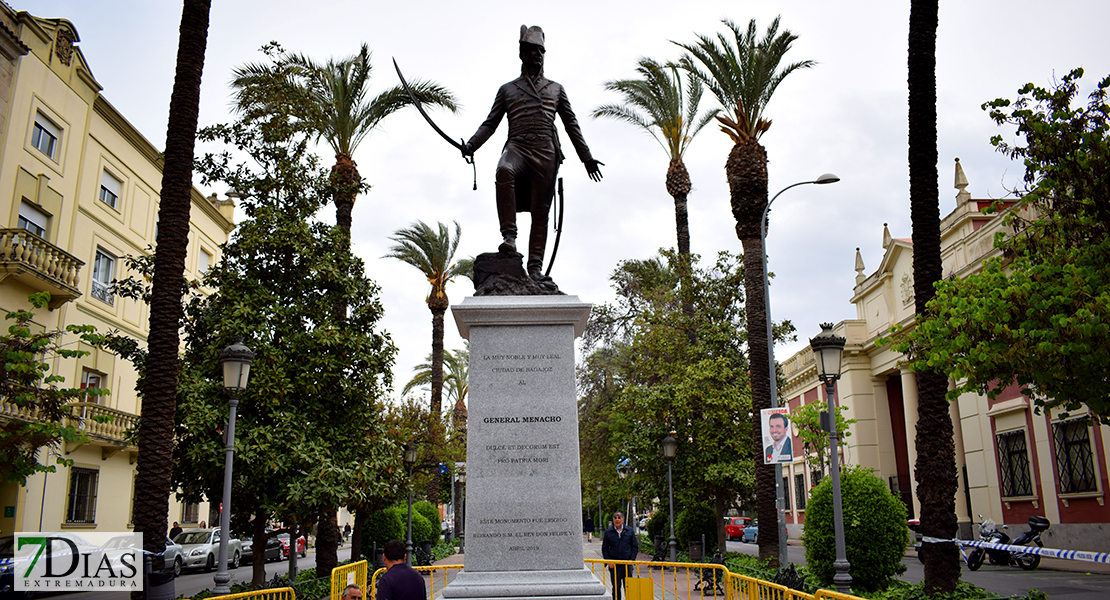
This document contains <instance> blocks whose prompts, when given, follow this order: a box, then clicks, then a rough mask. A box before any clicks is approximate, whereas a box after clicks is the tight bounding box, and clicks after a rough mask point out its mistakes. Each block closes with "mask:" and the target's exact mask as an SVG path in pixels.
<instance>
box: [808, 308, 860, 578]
mask: <svg viewBox="0 0 1110 600" xmlns="http://www.w3.org/2000/svg"><path fill="white" fill-rule="evenodd" d="M832 328H833V326H832V323H822V324H821V333H819V334H818V335H817V337H815V338H813V339H811V340H810V341H809V345H810V347H812V348H813V357H814V360H816V362H817V378H818V379H820V380H821V381H822V382H823V383H824V384H825V399H826V400H827V402H828V413H827V414H826V415H822V417H823V419H822V425H823V426H824V427H825V430H826V431H828V432H829V454H830V455H831V458H830V461H829V470H830V471H832V473H831V474H832V486H833V532H834V535H835V536H836V560H835V561H833V568H834V569H836V575H833V583H834V584H836V589H837V591H839V592H841V593H843V594H847V593H850V592H851V587H852V576H851V575H850V574H848V569H849V568H850V567H851V565H849V564H848V556H847V553H846V552H845V549H844V512H843V509H842V506H841V503H840V456H839V454H840V452H839V451H838V450H839V448H838V444H839V442H838V440H837V433H836V405H835V403H834V402H833V394H834V393H835V392H836V380H837V379H840V362H841V358H842V357H843V355H844V343H845V341H847V340H845V339H844V338H842V337H838V336H836V335H834V334H833V332H832Z"/></svg>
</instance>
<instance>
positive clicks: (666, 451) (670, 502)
mask: <svg viewBox="0 0 1110 600" xmlns="http://www.w3.org/2000/svg"><path fill="white" fill-rule="evenodd" d="M677 449H678V440H676V439H674V432H673V431H672V432H671V435H668V436H667V437H665V438H663V456H665V457H666V458H667V508H668V509H669V510H670V517H671V540H670V542H668V544H667V546H668V547H669V548H670V550H671V562H678V541H677V540H676V539H675V537H674V483H673V482H672V481H671V463H673V462H674V454H675V450H677Z"/></svg>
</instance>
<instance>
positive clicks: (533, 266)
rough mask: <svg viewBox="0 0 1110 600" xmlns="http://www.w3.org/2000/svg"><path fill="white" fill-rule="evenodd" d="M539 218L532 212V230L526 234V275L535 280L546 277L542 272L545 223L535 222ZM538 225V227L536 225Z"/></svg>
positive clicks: (545, 233) (545, 235) (545, 241)
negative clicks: (528, 234)
mask: <svg viewBox="0 0 1110 600" xmlns="http://www.w3.org/2000/svg"><path fill="white" fill-rule="evenodd" d="M539 220H540V219H537V218H536V215H535V213H533V214H532V232H531V235H530V236H528V276H529V277H531V278H532V279H534V280H536V281H541V280H543V279H546V277H544V274H543V255H544V249H545V248H546V247H547V223H546V219H544V222H543V223H537V221H539ZM537 225H538V227H537Z"/></svg>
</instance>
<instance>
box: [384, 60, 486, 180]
mask: <svg viewBox="0 0 1110 600" xmlns="http://www.w3.org/2000/svg"><path fill="white" fill-rule="evenodd" d="M393 68H394V69H397V77H400V78H401V85H403V86H404V87H405V91H406V92H408V95H409V100H412V104H413V106H415V107H416V110H418V111H420V115H421V116H423V117H424V120H425V121H427V122H428V125H431V126H432V129H435V130H436V133H438V134H439V135H440V136H441V137H443V139H445V140H447V143H448V144H451V145H452V146H454V147H455V149H457V150H458V151H459V152H462V153H463V158H464V159H465V160H466V162H467V163H469V164H470V166H471V167H472V168H473V170H474V189H478V167H476V166H475V165H474V156H473V155H471V156H467V155H466V152H465V150H464V146H463V144H464V142H462V140H460V141H458V142H456V141H455V140H453V139H451V136H449V135H447V134H446V133H444V132H443V130H442V129H440V128H439V125H436V123H435V121H433V120H432V118H431V117H429V116H428V113H426V112H424V106H423V105H422V104H420V101H419V100H417V99H416V94H413V93H412V88H410V87H409V83H408V82H407V81H405V76H404V75H402V74H401V67H399V66H397V59H396V58H395V59H393Z"/></svg>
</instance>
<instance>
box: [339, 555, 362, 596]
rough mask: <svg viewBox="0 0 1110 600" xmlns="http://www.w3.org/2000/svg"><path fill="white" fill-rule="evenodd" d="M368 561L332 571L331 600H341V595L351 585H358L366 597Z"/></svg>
mask: <svg viewBox="0 0 1110 600" xmlns="http://www.w3.org/2000/svg"><path fill="white" fill-rule="evenodd" d="M366 571H367V566H366V561H365V560H360V561H358V562H356V563H351V564H349V565H343V566H342V567H336V568H334V569H332V570H331V600H339V595H340V594H342V593H343V590H345V589H347V586H349V585H352V584H353V585H357V586H358V587H359V589H360V590H362V594H363V595H364V596H365V595H366Z"/></svg>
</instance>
